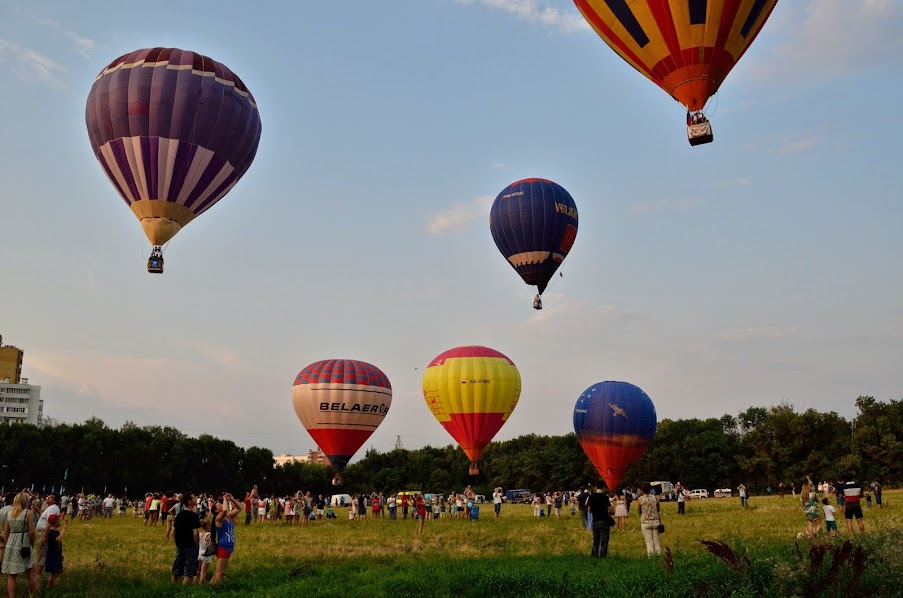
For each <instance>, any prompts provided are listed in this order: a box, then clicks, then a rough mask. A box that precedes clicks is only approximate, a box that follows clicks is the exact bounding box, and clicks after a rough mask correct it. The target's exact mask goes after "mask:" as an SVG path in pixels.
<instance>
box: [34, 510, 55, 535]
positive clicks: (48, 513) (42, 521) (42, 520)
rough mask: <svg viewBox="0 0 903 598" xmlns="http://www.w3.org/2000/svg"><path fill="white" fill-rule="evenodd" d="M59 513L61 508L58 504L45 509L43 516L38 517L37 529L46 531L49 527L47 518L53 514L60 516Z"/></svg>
mask: <svg viewBox="0 0 903 598" xmlns="http://www.w3.org/2000/svg"><path fill="white" fill-rule="evenodd" d="M59 514H60V508H59V507H58V506H56V505H50V506H49V507H47V508H46V509H44V512H43V513H41V518H40V519H38V524H37V525H36V526H35V529H36V530H37V531H39V532H42V531H44V530H45V529H46V528H47V518H48V517H50V516H51V515H56V516H57V517H59Z"/></svg>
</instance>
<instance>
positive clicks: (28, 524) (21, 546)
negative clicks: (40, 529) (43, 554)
mask: <svg viewBox="0 0 903 598" xmlns="http://www.w3.org/2000/svg"><path fill="white" fill-rule="evenodd" d="M3 536H4V537H5V538H6V550H5V551H4V552H3V566H2V571H3V573H4V574H5V575H7V576H8V577H7V578H6V591H7V592H8V594H9V596H10V597H13V596H15V595H16V576H18V575H19V574H20V573H25V574H26V575H27V576H28V588H29V590H31V593H32V594H37V592H38V576H37V575H36V572H35V569H34V565H35V559H34V550H32V547H33V546H34V538H35V526H34V515H33V513H32V512H31V510H30V509H29V508H28V494H27V493H25V492H20V493H19V494H17V495H16V498H15V499H14V500H13V508H12V510H11V511H10V512H9V517H8V518H7V519H6V523H5V524H4V526H3Z"/></svg>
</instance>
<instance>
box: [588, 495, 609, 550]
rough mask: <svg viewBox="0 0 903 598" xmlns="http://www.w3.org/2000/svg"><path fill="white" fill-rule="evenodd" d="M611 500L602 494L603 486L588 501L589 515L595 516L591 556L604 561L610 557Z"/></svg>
mask: <svg viewBox="0 0 903 598" xmlns="http://www.w3.org/2000/svg"><path fill="white" fill-rule="evenodd" d="M610 508H611V500H609V498H608V496H607V495H606V494H605V493H604V492H602V484H601V483H599V484H596V491H595V492H593V493H592V494H590V496H589V499H587V513H589V514H592V516H593V547H592V551H591V553H590V554H592V556H593V557H598V558H600V559H604V558H605V557H607V556H608V540H609V538H610V537H611V515H610V513H609V509H610Z"/></svg>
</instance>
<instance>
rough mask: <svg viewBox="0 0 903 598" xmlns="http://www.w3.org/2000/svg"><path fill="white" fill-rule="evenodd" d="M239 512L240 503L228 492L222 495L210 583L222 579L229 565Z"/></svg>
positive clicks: (215, 582)
mask: <svg viewBox="0 0 903 598" xmlns="http://www.w3.org/2000/svg"><path fill="white" fill-rule="evenodd" d="M239 513H241V503H240V502H238V501H236V500H235V499H234V498H233V497H232V495H231V494H229V493H228V492H227V493H226V494H225V495H224V496H223V504H222V507H221V509H220V512H219V514H218V515H217V516H216V572H215V573H214V574H213V579H211V580H210V583H211V584H218V583H220V582H222V581H223V574H224V573H225V572H226V567H228V566H229V559H230V558H232V553H233V552H235V517H236V516H237V515H238V514H239Z"/></svg>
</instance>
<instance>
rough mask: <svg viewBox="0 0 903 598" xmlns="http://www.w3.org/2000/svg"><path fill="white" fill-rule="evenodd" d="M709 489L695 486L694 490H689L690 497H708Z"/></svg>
mask: <svg viewBox="0 0 903 598" xmlns="http://www.w3.org/2000/svg"><path fill="white" fill-rule="evenodd" d="M708 497H709V491H708V490H706V489H705V488H697V489H696V490H690V498H708Z"/></svg>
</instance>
